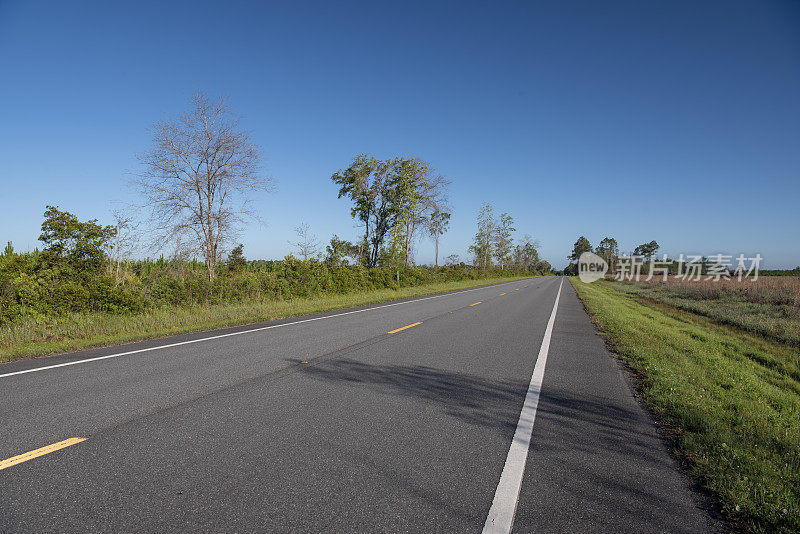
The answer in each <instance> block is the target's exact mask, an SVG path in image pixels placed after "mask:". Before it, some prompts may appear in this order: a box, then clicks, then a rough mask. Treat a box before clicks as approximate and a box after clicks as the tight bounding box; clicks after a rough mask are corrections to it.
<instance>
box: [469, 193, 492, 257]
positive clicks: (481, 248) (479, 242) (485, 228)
mask: <svg viewBox="0 0 800 534" xmlns="http://www.w3.org/2000/svg"><path fill="white" fill-rule="evenodd" d="M495 226H496V222H495V220H494V208H493V207H492V205H491V204H489V203H488V202H484V203H483V205H482V206H481V210H480V212H478V231H477V232H476V233H475V236H474V237H473V238H472V245H470V247H469V251H470V252H471V253H472V254H473V256H474V258H475V265H476V266H480V267H481V268H482V269H483V270H484V271H485V270H486V269H488V268H489V267H490V266H491V264H492V256H493V255H494V246H493V245H494V236H495Z"/></svg>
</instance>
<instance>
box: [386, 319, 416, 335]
mask: <svg viewBox="0 0 800 534" xmlns="http://www.w3.org/2000/svg"><path fill="white" fill-rule="evenodd" d="M418 324H422V322H419V323H414V324H410V325H407V326H404V327H402V328H398V329H397V330H391V331H389V332H386V333H387V334H396V333H397V332H399V331H400V330H405V329H406V328H411V327H412V326H417V325H418Z"/></svg>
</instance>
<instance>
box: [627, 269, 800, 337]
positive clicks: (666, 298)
mask: <svg viewBox="0 0 800 534" xmlns="http://www.w3.org/2000/svg"><path fill="white" fill-rule="evenodd" d="M617 288H618V289H619V290H620V291H624V292H627V293H630V294H633V295H637V296H639V297H645V298H648V299H652V300H654V301H657V302H662V303H664V304H669V305H670V306H675V307H676V308H680V309H682V310H686V311H690V312H693V313H697V314H700V315H704V316H706V317H708V318H710V319H714V320H715V321H717V322H720V323H725V324H729V325H732V326H735V327H737V328H740V329H742V330H745V331H747V332H752V333H755V334H760V335H763V336H765V337H768V338H771V339H775V340H776V341H781V342H784V343H789V344H793V345H795V346H798V347H800V278H798V277H795V276H767V277H760V278H758V279H757V280H756V281H755V282H751V281H749V280H746V281H742V282H739V281H737V280H735V279H733V280H719V281H716V282H715V281H713V280H700V281H684V280H680V279H676V278H675V277H670V278H669V279H668V280H667V281H666V282H662V281H655V280H653V281H650V282H647V283H635V282H622V283H619V284H618V286H617Z"/></svg>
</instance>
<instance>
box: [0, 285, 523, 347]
mask: <svg viewBox="0 0 800 534" xmlns="http://www.w3.org/2000/svg"><path fill="white" fill-rule="evenodd" d="M520 278H522V277H512V278H494V279H483V280H463V281H458V282H446V283H439V284H430V285H422V286H416V287H405V288H402V289H400V290H393V289H381V290H376V291H367V292H356V293H349V294H343V295H342V294H336V295H325V296H319V297H314V298H309V299H299V298H298V299H292V300H284V301H267V302H251V303H237V304H220V305H215V306H192V307H171V308H163V309H157V310H151V311H148V312H146V313H142V314H136V315H108V314H100V313H88V314H73V315H69V316H64V317H55V318H47V319H43V320H32V319H30V320H26V321H24V322H22V323H18V324H14V325H10V326H4V327H0V362H8V361H11V360H17V359H22V358H30V357H34V356H43V355H47V354H56V353H60V352H69V351H75V350H81V349H87V348H91V347H100V346H105V345H114V344H118V343H127V342H131V341H140V340H143V339H151V338H157V337H164V336H169V335H174V334H180V333H185V332H197V331H202V330H211V329H214V328H222V327H226V326H234V325H241V324H248V323H255V322H260V321H270V320H273V319H280V318H283V317H292V316H297V315H305V314H309V313H317V312H323V311H328V310H336V309H340V308H350V307H354V306H363V305H365V304H373V303H376V302H386V301H391V300H398V299H404V298H409V297H417V296H422V295H429V294H431V293H438V292H442V291H453V290H458V289H468V288H472V287H478V286H485V285H489V284H496V283H501V282H508V281H512V280H519V279H520Z"/></svg>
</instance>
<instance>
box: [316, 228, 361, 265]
mask: <svg viewBox="0 0 800 534" xmlns="http://www.w3.org/2000/svg"><path fill="white" fill-rule="evenodd" d="M360 252H361V251H360V247H358V246H357V245H354V244H353V243H351V242H350V241H347V240H345V239H341V238H339V236H337V235H336V234H334V235H333V237H331V242H330V243H329V244H328V245H327V246H326V247H325V262H326V263H328V264H329V265H343V264H346V263H347V258H353V259H354V260H356V262H358V259H359V254H360Z"/></svg>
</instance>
